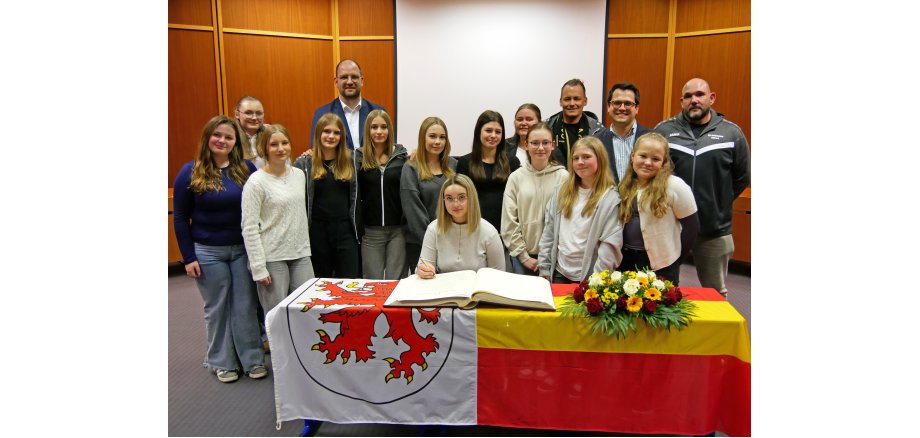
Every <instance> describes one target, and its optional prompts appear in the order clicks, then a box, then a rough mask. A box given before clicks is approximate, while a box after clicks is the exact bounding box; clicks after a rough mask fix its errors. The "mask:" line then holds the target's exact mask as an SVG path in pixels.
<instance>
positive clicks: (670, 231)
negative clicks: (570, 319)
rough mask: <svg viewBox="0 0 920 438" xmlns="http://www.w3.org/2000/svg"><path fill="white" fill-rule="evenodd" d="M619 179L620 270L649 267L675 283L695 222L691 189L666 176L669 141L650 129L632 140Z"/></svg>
mask: <svg viewBox="0 0 920 438" xmlns="http://www.w3.org/2000/svg"><path fill="white" fill-rule="evenodd" d="M629 161H630V164H629V168H628V169H627V171H626V175H624V177H623V181H622V182H620V187H619V192H620V199H621V201H620V211H619V214H618V219H619V222H620V223H622V224H624V225H623V262H622V263H621V269H620V270H621V271H623V270H636V269H642V268H646V267H648V268H651V269H652V270H654V271H655V274H656V275H657V276H658V277H663V278H666V279H668V280H671V281H672V282H673V283H674V284H678V282H679V280H680V260H681V259H682V258H683V256H684V255H685V254H686V253H687V252H688V251H689V250H690V248H693V243H694V242H695V241H696V235H697V232H698V231H699V228H700V224H699V219H698V218H697V214H696V200H694V198H693V191H692V190H691V189H690V186H688V185H687V183H685V182H684V181H683V180H682V179H680V178H678V177H676V176H674V175H671V171H672V169H673V168H674V165H673V163H672V162H671V155H670V152H669V149H668V141H667V140H666V139H665V138H664V137H662V136H661V134H658V133H655V132H650V133H648V134H645V135H643V136H641V137H639V138H638V139H637V140H636V146H635V147H634V148H633V151H632V154H631V155H630V159H629Z"/></svg>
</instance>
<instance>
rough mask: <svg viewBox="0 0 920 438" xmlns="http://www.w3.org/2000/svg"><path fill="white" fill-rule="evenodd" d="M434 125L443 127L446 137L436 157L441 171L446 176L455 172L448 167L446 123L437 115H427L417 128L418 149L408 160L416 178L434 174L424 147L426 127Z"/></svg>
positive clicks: (448, 150) (448, 140)
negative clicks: (441, 149) (416, 174)
mask: <svg viewBox="0 0 920 438" xmlns="http://www.w3.org/2000/svg"><path fill="white" fill-rule="evenodd" d="M434 125H438V126H440V127H442V128H444V136H445V137H447V138H446V139H445V140H444V150H443V151H441V154H440V155H438V159H439V161H440V162H441V172H443V174H444V176H447V177H451V176H453V175H454V173H455V172H454V169H451V168H450V135H448V134H447V124H446V123H444V121H443V120H441V119H440V118H438V117H428V118H427V119H425V120H422V126H420V127H419V128H418V149H416V152H415V156H414V157H412V159H411V160H409V164H410V165H413V166H415V170H416V172H418V179H420V180H422V181H426V180H429V179H431V178H434V174H433V173H431V169H429V168H428V150H427V149H425V134H427V133H428V128H431V127H432V126H434Z"/></svg>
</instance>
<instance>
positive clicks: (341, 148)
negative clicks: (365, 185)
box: [310, 113, 354, 181]
mask: <svg viewBox="0 0 920 438" xmlns="http://www.w3.org/2000/svg"><path fill="white" fill-rule="evenodd" d="M330 123H335V125H336V126H338V128H339V132H340V133H341V135H339V144H337V145H336V146H335V150H336V156H335V163H334V164H333V166H332V175H333V176H334V177H335V179H336V180H337V181H350V180H351V177H352V176H353V175H354V173H353V172H354V165H353V163H352V162H351V152H350V151H349V150H348V143H347V142H348V140H346V138H345V136H346V135H348V133H347V132H346V131H345V125H344V124H343V123H342V119H341V118H339V116H337V115H335V114H333V113H327V114H324V115H323V116H322V117H320V118H319V120H318V121H317V122H316V130H315V131H314V132H313V169H311V170H310V177H311V178H313V179H315V180H316V179H323V178H325V177H326V166H324V165H323V147H322V146H321V143H320V142H321V138H322V137H321V136H322V135H323V129H326V125H328V124H330Z"/></svg>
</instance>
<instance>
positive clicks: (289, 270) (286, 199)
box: [242, 125, 313, 314]
mask: <svg viewBox="0 0 920 438" xmlns="http://www.w3.org/2000/svg"><path fill="white" fill-rule="evenodd" d="M263 129H264V130H265V131H264V135H263V136H262V137H260V138H259V147H258V149H257V151H258V153H259V156H261V157H263V158H265V166H264V167H262V168H261V169H259V170H258V171H256V172H255V173H253V174H252V176H250V177H249V180H248V181H246V185H245V186H244V187H243V202H242V209H243V241H244V242H245V244H246V252H247V253H248V254H249V265H250V268H251V270H252V279H253V280H255V281H256V287H257V289H258V292H259V302H260V303H261V304H262V310H263V311H264V312H265V313H266V314H268V311H270V310H271V309H272V308H274V307H275V306H276V305H278V303H280V302H281V301H282V300H283V299H284V297H286V296H287V295H288V294H289V293H290V292H293V291H294V289H297V288H298V287H300V285H301V284H303V283H305V282H306V281H307V280H309V279H311V278H313V264H312V262H311V261H310V255H311V252H310V231H309V227H308V225H307V211H306V209H305V208H304V205H305V197H306V193H305V192H304V185H305V184H306V175H304V173H303V171H301V170H300V169H297V168H295V167H291V165H290V161H289V158H290V156H291V141H290V136H289V135H288V131H287V129H286V128H285V127H284V126H281V125H265V127H264V128H263Z"/></svg>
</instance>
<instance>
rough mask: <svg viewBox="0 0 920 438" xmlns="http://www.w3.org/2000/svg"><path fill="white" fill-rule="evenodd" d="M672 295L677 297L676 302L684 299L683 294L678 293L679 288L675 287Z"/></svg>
mask: <svg viewBox="0 0 920 438" xmlns="http://www.w3.org/2000/svg"><path fill="white" fill-rule="evenodd" d="M674 295H675V296H676V297H677V301H680V300H682V299H684V294H683V292H681V291H680V288H679V287H675V288H674ZM675 302H676V301H675Z"/></svg>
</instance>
